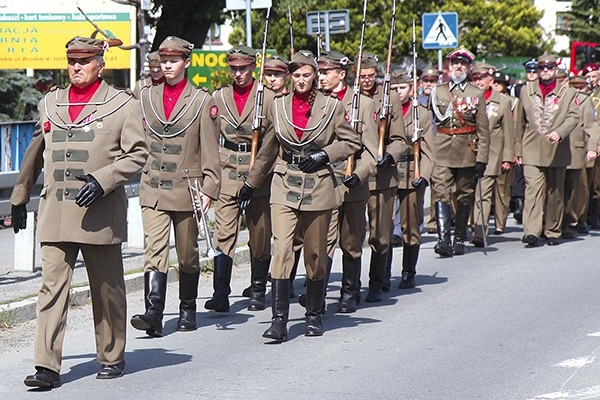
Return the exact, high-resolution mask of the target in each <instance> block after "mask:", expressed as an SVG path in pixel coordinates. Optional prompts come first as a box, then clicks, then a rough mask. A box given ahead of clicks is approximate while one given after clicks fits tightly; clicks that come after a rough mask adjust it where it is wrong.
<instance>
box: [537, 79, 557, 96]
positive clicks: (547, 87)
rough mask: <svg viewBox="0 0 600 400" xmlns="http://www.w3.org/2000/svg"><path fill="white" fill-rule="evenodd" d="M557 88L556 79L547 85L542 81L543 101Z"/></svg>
mask: <svg viewBox="0 0 600 400" xmlns="http://www.w3.org/2000/svg"><path fill="white" fill-rule="evenodd" d="M555 88H556V79H555V80H553V81H552V82H550V83H549V84H547V85H545V84H543V83H542V81H540V90H541V91H542V99H543V100H545V99H546V96H547V95H549V94H550V93H551V92H552V91H553V90H554V89H555Z"/></svg>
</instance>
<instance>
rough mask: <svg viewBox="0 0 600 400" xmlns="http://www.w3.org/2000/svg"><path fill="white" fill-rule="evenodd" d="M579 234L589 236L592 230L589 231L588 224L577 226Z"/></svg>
mask: <svg viewBox="0 0 600 400" xmlns="http://www.w3.org/2000/svg"><path fill="white" fill-rule="evenodd" d="M576 229H577V233H581V234H582V235H587V234H588V233H590V230H589V229H588V227H587V225H586V224H577V228H576Z"/></svg>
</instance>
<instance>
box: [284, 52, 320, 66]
mask: <svg viewBox="0 0 600 400" xmlns="http://www.w3.org/2000/svg"><path fill="white" fill-rule="evenodd" d="M302 65H310V66H312V67H314V68H317V60H316V59H315V55H314V54H313V53H312V51H310V50H299V51H297V52H295V53H294V55H293V56H292V59H291V60H290V68H292V66H295V67H299V66H302Z"/></svg>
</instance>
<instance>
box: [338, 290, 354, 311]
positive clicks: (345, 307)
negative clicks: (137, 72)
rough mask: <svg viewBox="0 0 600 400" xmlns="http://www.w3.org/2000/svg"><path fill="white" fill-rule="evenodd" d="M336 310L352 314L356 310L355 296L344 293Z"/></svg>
mask: <svg viewBox="0 0 600 400" xmlns="http://www.w3.org/2000/svg"><path fill="white" fill-rule="evenodd" d="M337 312H338V313H340V314H352V313H354V312H356V298H355V297H354V296H348V295H347V294H346V293H345V294H344V295H343V296H342V297H341V298H340V302H339V303H338V310H337Z"/></svg>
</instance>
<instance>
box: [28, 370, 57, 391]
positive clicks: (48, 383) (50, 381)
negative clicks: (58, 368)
mask: <svg viewBox="0 0 600 400" xmlns="http://www.w3.org/2000/svg"><path fill="white" fill-rule="evenodd" d="M35 369H36V373H35V374H33V375H29V376H27V377H26V378H25V380H24V381H23V383H24V384H25V386H29V387H37V388H48V389H52V388H57V387H59V386H60V385H61V383H60V374H59V373H57V372H54V371H52V370H49V369H48V368H44V367H35Z"/></svg>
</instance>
